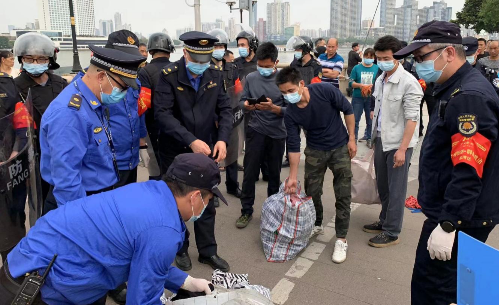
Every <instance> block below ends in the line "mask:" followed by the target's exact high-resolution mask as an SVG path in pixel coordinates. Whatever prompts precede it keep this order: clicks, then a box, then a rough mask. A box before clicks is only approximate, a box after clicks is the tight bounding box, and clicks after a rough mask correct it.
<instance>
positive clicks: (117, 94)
mask: <svg viewBox="0 0 500 305" xmlns="http://www.w3.org/2000/svg"><path fill="white" fill-rule="evenodd" d="M106 77H107V78H108V82H109V84H110V85H111V87H113V90H112V91H111V94H106V93H104V92H102V86H101V84H99V87H101V103H103V104H104V105H111V104H116V103H118V102H120V101H121V100H123V99H124V98H125V95H126V94H127V90H121V89H118V88H116V87H114V86H113V85H112V84H111V81H110V80H109V76H108V74H106Z"/></svg>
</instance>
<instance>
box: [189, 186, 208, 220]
mask: <svg viewBox="0 0 500 305" xmlns="http://www.w3.org/2000/svg"><path fill="white" fill-rule="evenodd" d="M191 198H193V195H191ZM200 198H201V202H202V203H203V210H201V213H200V215H198V216H195V215H194V207H193V206H191V211H192V212H193V216H191V218H189V220H188V222H194V221H197V220H198V219H200V217H201V215H203V212H205V209H206V208H207V206H206V205H205V201H203V197H201V193H200Z"/></svg>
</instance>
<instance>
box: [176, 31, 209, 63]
mask: <svg viewBox="0 0 500 305" xmlns="http://www.w3.org/2000/svg"><path fill="white" fill-rule="evenodd" d="M179 40H181V41H183V42H184V49H186V51H188V52H189V55H191V57H192V58H193V60H194V61H197V62H209V61H210V59H211V58H212V52H213V51H214V44H215V43H216V42H217V41H218V39H217V38H215V37H214V36H212V35H209V34H206V33H203V32H198V31H191V32H186V33H184V34H182V35H181V36H180V37H179Z"/></svg>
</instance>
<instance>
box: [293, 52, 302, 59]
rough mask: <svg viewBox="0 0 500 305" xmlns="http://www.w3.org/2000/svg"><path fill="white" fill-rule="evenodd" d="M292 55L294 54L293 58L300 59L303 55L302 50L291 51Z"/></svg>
mask: <svg viewBox="0 0 500 305" xmlns="http://www.w3.org/2000/svg"><path fill="white" fill-rule="evenodd" d="M293 56H295V58H296V59H297V60H299V59H301V58H302V57H303V56H302V52H295V53H293Z"/></svg>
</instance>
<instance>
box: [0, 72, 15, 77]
mask: <svg viewBox="0 0 500 305" xmlns="http://www.w3.org/2000/svg"><path fill="white" fill-rule="evenodd" d="M0 77H9V78H12V76H10V75H9V74H7V73H4V72H0Z"/></svg>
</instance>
